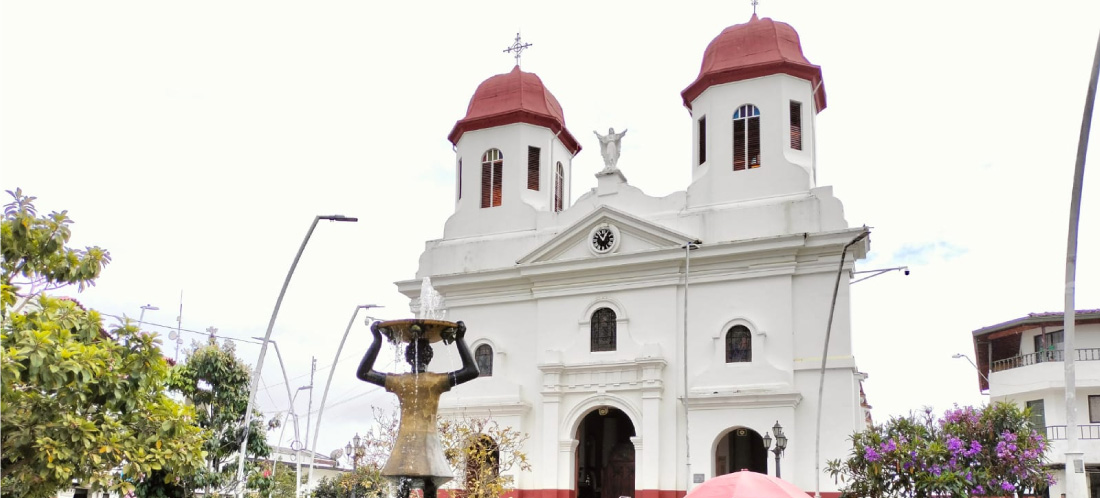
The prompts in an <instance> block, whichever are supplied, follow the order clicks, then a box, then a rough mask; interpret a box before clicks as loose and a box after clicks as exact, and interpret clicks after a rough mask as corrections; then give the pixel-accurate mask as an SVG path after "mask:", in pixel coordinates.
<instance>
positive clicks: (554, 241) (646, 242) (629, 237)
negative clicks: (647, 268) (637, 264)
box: [517, 206, 696, 265]
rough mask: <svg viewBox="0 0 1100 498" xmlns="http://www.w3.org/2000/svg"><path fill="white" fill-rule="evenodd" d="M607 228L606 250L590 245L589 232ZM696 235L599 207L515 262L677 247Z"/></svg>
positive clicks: (599, 255)
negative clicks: (610, 235)
mask: <svg viewBox="0 0 1100 498" xmlns="http://www.w3.org/2000/svg"><path fill="white" fill-rule="evenodd" d="M605 227H606V228H607V229H608V230H610V231H611V232H612V233H613V234H614V237H615V239H616V240H614V241H613V243H612V245H611V247H610V248H609V249H607V250H606V252H600V251H598V250H596V249H595V248H594V246H593V240H592V238H593V233H594V232H595V231H596V230H597V229H599V228H605ZM695 239H696V237H695V236H692V235H687V234H684V233H681V232H677V231H675V230H672V229H670V228H667V227H664V226H661V225H658V224H656V223H653V222H651V221H647V220H644V219H641V218H639V217H637V216H634V215H631V214H627V213H624V212H622V211H619V210H618V209H615V208H611V207H608V206H601V207H600V208H599V209H596V210H595V211H593V212H592V213H591V214H589V215H588V216H585V217H584V218H581V219H580V220H578V221H577V222H576V223H574V224H573V225H571V226H570V227H568V228H566V229H565V230H563V231H562V232H561V233H559V234H557V235H556V236H554V237H553V238H551V239H550V240H548V241H546V243H544V244H542V245H540V246H539V247H538V248H536V249H535V250H534V251H531V252H530V253H528V254H527V255H526V256H524V257H522V258H520V259H519V261H517V263H518V264H521V265H522V264H531V263H541V262H546V261H564V260H574V259H582V258H594V257H606V256H612V255H615V254H631V253H638V252H645V251H651V250H655V249H669V248H679V247H683V245H684V244H685V243H687V242H689V241H693V240H695Z"/></svg>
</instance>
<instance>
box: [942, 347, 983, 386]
mask: <svg viewBox="0 0 1100 498" xmlns="http://www.w3.org/2000/svg"><path fill="white" fill-rule="evenodd" d="M951 357H952V358H954V359H956V360H957V359H959V358H966V361H969V362H970V364H971V365H974V370H977V371H978V375H981V376H982V378H983V379H985V385H987V386H988V385H989V377H986V376H985V372H983V371H982V370H981V369H980V368H978V365H977V364H976V363H974V360H971V359H970V357H969V356H967V355H965V354H963V353H955V354H953V355H951Z"/></svg>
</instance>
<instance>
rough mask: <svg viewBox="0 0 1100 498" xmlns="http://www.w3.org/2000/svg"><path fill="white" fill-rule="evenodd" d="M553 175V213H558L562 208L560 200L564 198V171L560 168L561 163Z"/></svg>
mask: <svg viewBox="0 0 1100 498" xmlns="http://www.w3.org/2000/svg"><path fill="white" fill-rule="evenodd" d="M556 170H557V171H556V172H555V175H554V211H555V212H560V211H561V208H562V198H563V197H565V170H564V169H563V168H562V167H561V163H560V162H559V163H558V166H557V168H556Z"/></svg>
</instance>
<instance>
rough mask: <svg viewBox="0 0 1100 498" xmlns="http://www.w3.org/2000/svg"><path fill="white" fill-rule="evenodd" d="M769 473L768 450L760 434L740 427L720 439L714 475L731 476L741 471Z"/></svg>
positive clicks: (715, 453) (715, 458)
mask: <svg viewBox="0 0 1100 498" xmlns="http://www.w3.org/2000/svg"><path fill="white" fill-rule="evenodd" d="M742 469H744V470H751V471H753V472H759V473H761V474H767V473H768V449H767V448H765V447H764V438H762V437H760V433H758V432H756V431H754V430H752V429H747V428H744V427H738V428H735V429H733V430H730V431H729V432H727V433H725V434H723V435H722V436H721V437H719V438H718V448H717V449H716V450H715V452H714V475H716V476H720V475H722V474H729V473H730V472H737V471H739V470H742Z"/></svg>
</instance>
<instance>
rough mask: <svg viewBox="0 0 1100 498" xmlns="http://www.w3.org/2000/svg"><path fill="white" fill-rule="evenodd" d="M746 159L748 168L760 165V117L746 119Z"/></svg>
mask: <svg viewBox="0 0 1100 498" xmlns="http://www.w3.org/2000/svg"><path fill="white" fill-rule="evenodd" d="M748 121H749V122H748V133H747V135H748V137H746V142H748V144H747V145H748V161H749V168H759V167H760V117H759V116H753V117H751V118H749V120H748Z"/></svg>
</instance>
